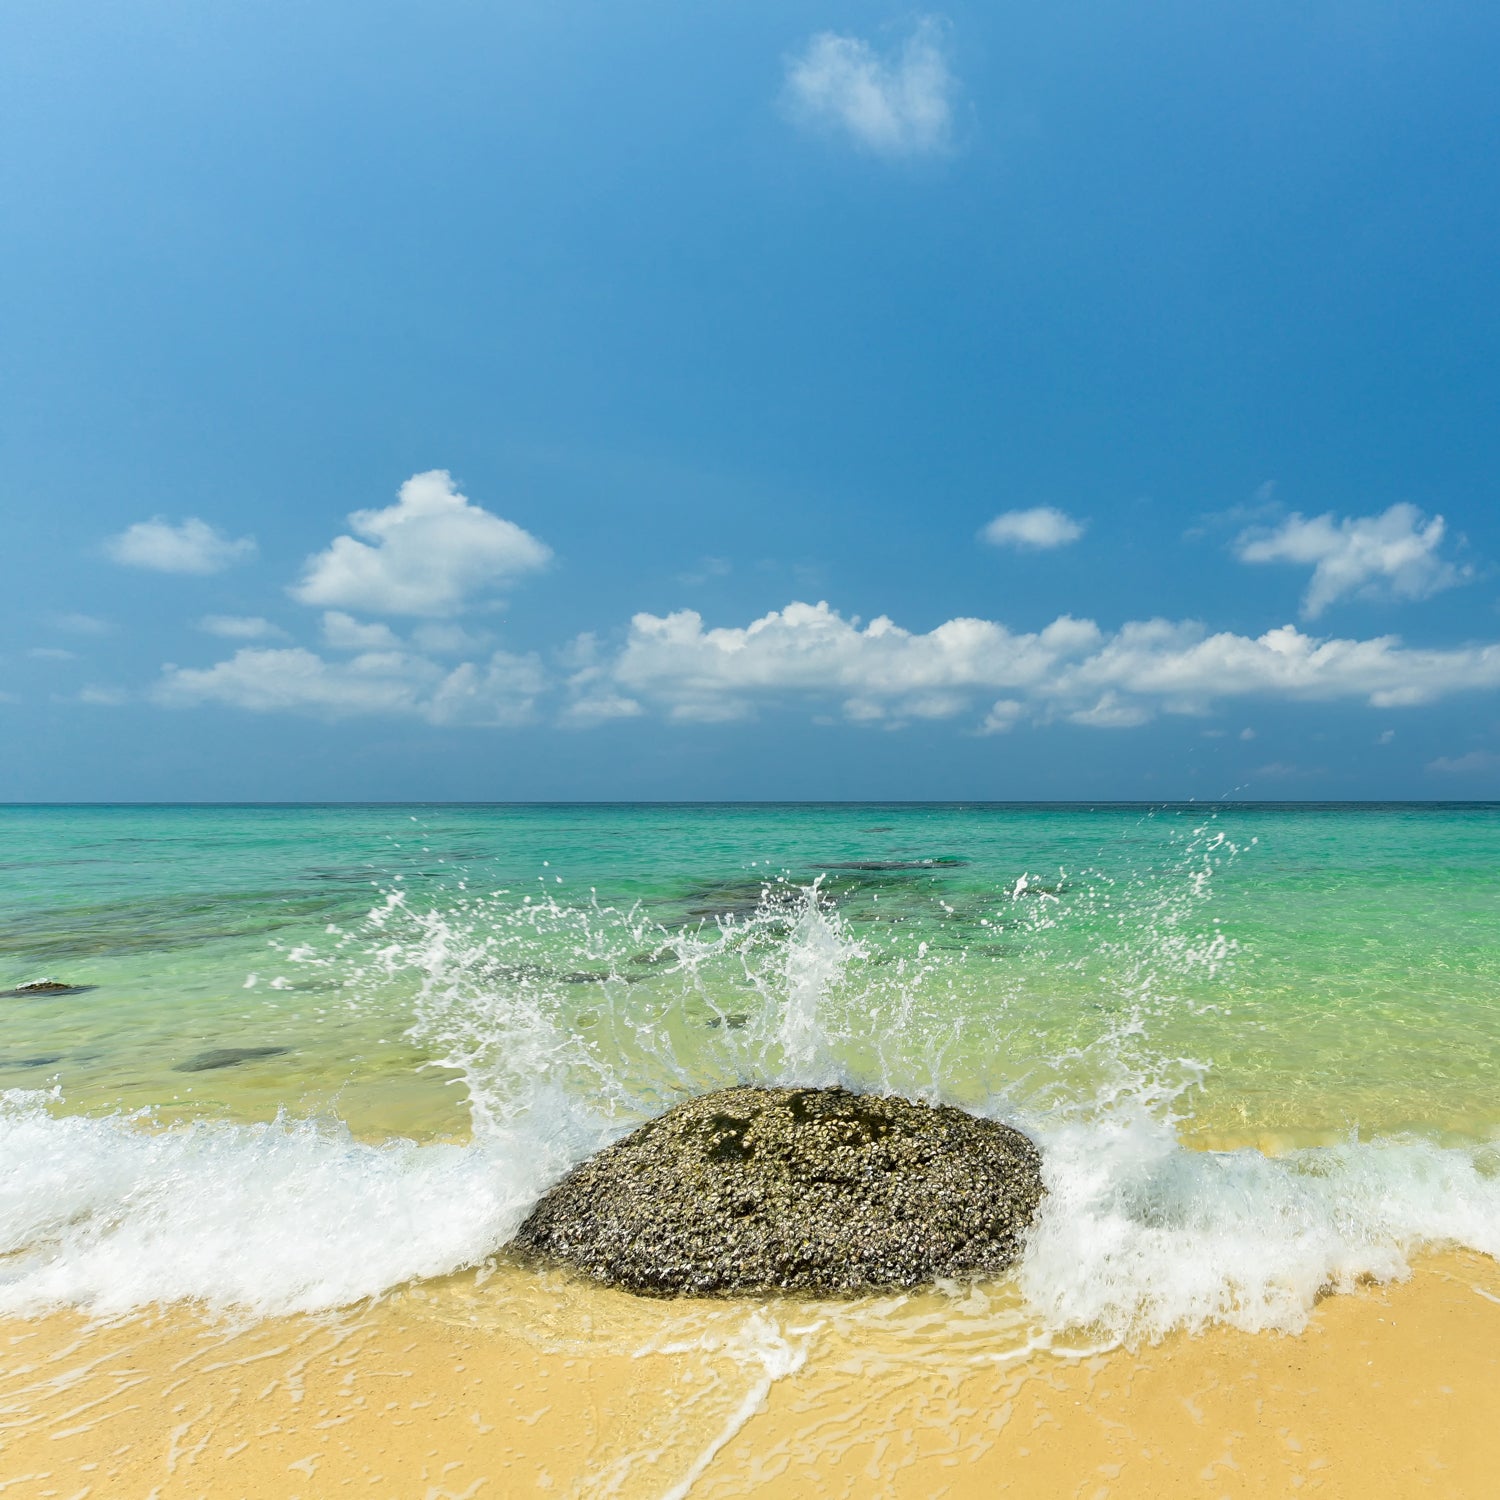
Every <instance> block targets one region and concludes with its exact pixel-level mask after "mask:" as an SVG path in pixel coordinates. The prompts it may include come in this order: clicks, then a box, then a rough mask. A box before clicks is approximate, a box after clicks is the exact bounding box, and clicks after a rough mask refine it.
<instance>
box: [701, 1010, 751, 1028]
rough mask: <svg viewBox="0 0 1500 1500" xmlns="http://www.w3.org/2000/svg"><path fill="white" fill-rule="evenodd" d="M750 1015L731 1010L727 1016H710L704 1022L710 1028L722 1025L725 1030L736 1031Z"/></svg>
mask: <svg viewBox="0 0 1500 1500" xmlns="http://www.w3.org/2000/svg"><path fill="white" fill-rule="evenodd" d="M749 1020H750V1017H749V1016H747V1015H745V1014H744V1013H743V1012H741V1011H737V1010H732V1011H730V1013H729V1014H728V1015H727V1016H710V1017H709V1018H708V1021H707V1022H706V1023H705V1024H706V1025H707V1026H708V1027H709V1028H710V1029H711V1030H712V1029H717V1028H718V1027H720V1026H722V1027H724V1028H725V1029H726V1030H727V1031H738V1030H740V1028H741V1027H743V1026H744V1025H745V1024H746V1023H747V1022H748V1021H749Z"/></svg>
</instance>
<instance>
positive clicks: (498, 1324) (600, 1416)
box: [0, 1252, 1500, 1500]
mask: <svg viewBox="0 0 1500 1500" xmlns="http://www.w3.org/2000/svg"><path fill="white" fill-rule="evenodd" d="M826 1309H827V1304H812V1303H808V1304H803V1303H799V1302H786V1303H766V1304H759V1305H758V1304H752V1303H722V1304H719V1303H715V1304H686V1303H673V1304H662V1303H655V1302H645V1301H642V1300H641V1299H636V1298H630V1297H627V1296H625V1295H624V1294H620V1293H610V1292H606V1291H603V1290H600V1289H595V1288H592V1287H588V1286H585V1285H582V1284H577V1283H563V1282H558V1281H556V1280H553V1279H552V1278H548V1277H540V1276H537V1275H535V1274H534V1273H530V1272H526V1271H523V1270H521V1269H520V1268H516V1267H506V1266H504V1265H502V1266H501V1267H499V1268H497V1269H496V1271H495V1272H494V1273H492V1274H491V1275H489V1276H485V1275H484V1274H480V1275H478V1276H468V1277H461V1278H448V1279H446V1280H445V1281H442V1282H436V1283H417V1284H414V1285H412V1286H410V1287H407V1288H405V1289H403V1290H402V1291H400V1292H397V1293H395V1294H393V1295H391V1296H389V1297H387V1298H384V1299H382V1300H380V1301H379V1302H376V1303H373V1304H370V1305H366V1306H361V1307H357V1308H353V1309H347V1310H345V1311H343V1312H340V1313H336V1314H325V1315H317V1316H313V1315H308V1316H299V1317H277V1318H269V1319H264V1320H261V1321H258V1322H241V1323H233V1322H229V1321H225V1320H209V1319H207V1318H206V1317H204V1316H203V1315H202V1314H200V1313H196V1312H194V1311H192V1310H189V1309H185V1308H181V1307H175V1308H167V1309H162V1310H156V1311H152V1312H149V1313H144V1314H138V1315H133V1316H131V1317H128V1318H124V1319H119V1320H115V1321H113V1322H107V1323H96V1324H90V1323H89V1322H88V1321H87V1320H86V1319H84V1318H82V1317H80V1316H78V1315H75V1314H67V1313H57V1314H51V1315H48V1316H46V1317H42V1318H37V1319H33V1320H29V1321H26V1320H7V1321H5V1322H0V1350H4V1358H3V1363H0V1455H3V1456H0V1495H3V1496H5V1497H7V1500H10V1497H19V1496H25V1497H31V1496H37V1497H41V1496H44V1495H58V1496H70V1497H71V1496H85V1495H88V1496H111V1497H115V1496H119V1497H127V1496H137V1495H138V1496H141V1497H145V1496H147V1495H153V1496H157V1497H159V1500H176V1497H189V1496H200V1495H201V1496H219V1495H224V1494H247V1495H248V1494H254V1495H257V1496H265V1497H281V1496H285V1497H288V1500H291V1497H307V1500H313V1497H321V1496H327V1495H330V1494H334V1493H339V1492H342V1491H344V1490H347V1491H348V1492H350V1493H364V1494H401V1495H426V1496H430V1497H432V1500H445V1497H454V1500H456V1497H460V1496H464V1497H477V1496H483V1495H509V1494H520V1493H528V1494H529V1493H533V1492H535V1493H543V1494H553V1495H559V1496H563V1495H566V1496H578V1497H589V1496H594V1495H604V1494H610V1495H619V1496H621V1497H624V1500H634V1497H642V1500H644V1497H666V1496H683V1495H686V1494H688V1493H691V1494H692V1495H693V1496H694V1497H695V1500H712V1497H719V1500H727V1497H730V1496H739V1495H745V1494H750V1493H757V1492H758V1491H759V1489H760V1487H762V1486H766V1487H770V1486H773V1485H774V1489H775V1493H777V1494H778V1495H790V1496H808V1497H818V1500H822V1497H849V1500H856V1497H864V1496H871V1495H882V1496H885V1495H889V1496H893V1497H908V1496H909V1497H912V1500H916V1497H926V1496H937V1495H949V1496H954V1497H959V1500H963V1497H968V1496H974V1497H976V1500H977V1497H979V1496H988V1495H996V1494H1015V1495H1037V1496H1042V1495H1046V1496H1054V1495H1059V1496H1060V1495H1080V1496H1082V1495H1088V1496H1106V1495H1107V1496H1112V1497H1135V1496H1141V1497H1146V1496H1159V1495H1168V1496H1177V1495H1180V1496H1183V1497H1187V1496H1195V1497H1196V1496H1203V1495H1246V1496H1250V1495H1256V1494H1264V1493H1285V1492H1289V1491H1291V1490H1298V1491H1301V1490H1306V1491H1307V1492H1309V1493H1319V1494H1325V1495H1344V1494H1348V1495H1371V1494H1380V1495H1393V1494H1400V1495H1405V1494H1423V1495H1428V1494H1431V1495H1448V1496H1455V1497H1457V1496H1477V1495H1481V1494H1484V1493H1486V1492H1487V1489H1486V1487H1487V1486H1488V1485H1489V1484H1491V1483H1492V1479H1493V1474H1494V1472H1495V1470H1496V1467H1497V1465H1500V1265H1497V1264H1496V1262H1494V1261H1492V1260H1490V1259H1489V1258H1487V1257H1485V1256H1482V1255H1478V1254H1474V1253H1470V1252H1454V1253H1446V1254H1435V1255H1428V1256H1424V1257H1421V1258H1419V1259H1418V1260H1417V1261H1416V1262H1415V1263H1414V1266H1413V1272H1412V1275H1411V1277H1410V1278H1409V1279H1408V1280H1406V1281H1404V1282H1398V1283H1389V1284H1385V1285H1368V1286H1365V1287H1362V1288H1361V1289H1360V1290H1358V1291H1356V1292H1354V1293H1350V1294H1345V1295H1332V1296H1327V1297H1325V1298H1323V1299H1322V1300H1321V1301H1320V1303H1319V1305H1318V1306H1317V1307H1316V1308H1315V1310H1314V1312H1313V1315H1312V1318H1311V1321H1310V1323H1309V1326H1308V1327H1307V1329H1306V1330H1305V1331H1304V1332H1302V1333H1300V1334H1296V1335H1282V1334H1247V1333H1241V1332H1237V1331H1234V1330H1230V1329H1225V1328H1211V1329H1208V1330H1206V1331H1204V1332H1202V1333H1198V1334H1185V1333H1179V1334H1174V1335H1171V1336H1169V1337H1168V1338H1166V1339H1164V1340H1163V1341H1161V1342H1160V1343H1158V1344H1155V1345H1149V1346H1142V1347H1139V1348H1136V1349H1129V1348H1118V1349H1114V1350H1111V1351H1108V1352H1104V1353H1097V1354H1081V1355H1074V1356H1064V1355H1060V1354H1058V1353H1054V1352H1034V1353H1031V1354H1029V1355H1024V1356H1021V1357H1015V1356H1014V1354H1013V1352H1012V1353H1008V1352H1007V1351H1004V1350H997V1349H991V1350H989V1351H988V1352H987V1351H986V1349H985V1348H984V1347H983V1344H982V1342H977V1343H971V1344H969V1345H966V1346H963V1348H962V1349H961V1350H960V1351H959V1353H957V1354H954V1353H953V1352H952V1346H951V1344H950V1343H949V1341H947V1340H943V1341H939V1342H931V1343H924V1342H922V1341H921V1340H920V1339H919V1340H916V1341H915V1342H914V1341H913V1340H912V1339H911V1337H910V1332H911V1325H910V1324H900V1325H892V1326H893V1329H896V1330H897V1331H898V1333H899V1336H893V1337H891V1338H889V1339H883V1338H882V1337H880V1336H879V1328H878V1325H872V1324H870V1323H868V1322H865V1323H860V1324H855V1323H852V1322H839V1321H838V1320H836V1319H834V1320H829V1319H826V1318H824V1319H821V1320H820V1310H825V1311H826ZM948 1316H949V1318H950V1319H952V1318H954V1317H958V1318H960V1319H961V1316H962V1304H961V1303H960V1304H959V1305H958V1310H957V1312H956V1313H954V1312H950V1313H949V1315H948ZM872 1329H873V1331H872Z"/></svg>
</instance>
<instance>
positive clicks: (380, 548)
mask: <svg viewBox="0 0 1500 1500" xmlns="http://www.w3.org/2000/svg"><path fill="white" fill-rule="evenodd" d="M349 529H350V530H351V531H353V532H354V533H355V535H354V536H339V537H335V538H334V539H333V541H332V542H331V543H330V544H329V546H328V547H327V548H326V549H325V550H324V551H322V552H319V553H317V554H315V555H314V556H313V557H310V558H308V560H307V562H306V563H305V564H304V568H303V576H302V579H301V581H300V582H298V583H296V584H294V585H293V586H292V588H291V589H290V590H289V592H290V593H291V595H292V597H293V598H294V599H296V600H297V602H298V603H300V604H310V605H317V606H324V607H328V608H332V609H346V610H362V611H364V612H365V613H367V614H375V615H426V616H435V617H442V616H448V615H455V614H458V613H460V612H461V611H462V610H464V609H465V608H467V607H468V606H469V605H470V603H471V602H473V600H474V599H475V596H482V595H484V594H485V593H492V592H493V590H494V589H496V588H498V587H499V586H501V585H502V584H505V583H509V582H511V581H512V580H514V579H516V578H518V577H520V576H521V575H522V574H525V573H532V572H536V571H537V570H538V569H540V568H543V567H545V566H546V565H547V563H548V562H550V561H551V559H552V549H551V548H550V547H548V546H547V545H546V543H545V542H541V541H539V540H538V539H537V538H536V537H534V536H532V535H531V533H530V532H529V531H525V530H523V529H522V528H521V527H519V526H517V525H516V524H515V523H514V522H513V521H507V520H505V519H503V518H502V517H500V516H497V515H494V514H492V513H491V512H490V511H487V510H485V509H484V508H483V507H482V506H478V505H475V504H474V503H473V502H472V501H471V500H469V498H468V497H467V496H466V495H462V494H460V493H459V492H458V490H457V488H456V487H455V486H454V483H453V478H452V476H451V475H450V474H449V473H448V471H447V470H446V469H429V470H428V471H427V472H426V473H422V474H413V475H412V477H411V478H410V479H408V480H407V481H406V483H405V484H403V485H402V486H401V489H400V491H399V493H398V495H397V499H396V503H395V504H394V505H389V506H387V507H386V508H385V509H384V510H357V511H355V512H353V513H352V514H351V515H350V516H349ZM359 537H363V538H365V540H364V541H360V540H358V539H357V538H359Z"/></svg>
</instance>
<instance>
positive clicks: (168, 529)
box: [104, 516, 257, 574]
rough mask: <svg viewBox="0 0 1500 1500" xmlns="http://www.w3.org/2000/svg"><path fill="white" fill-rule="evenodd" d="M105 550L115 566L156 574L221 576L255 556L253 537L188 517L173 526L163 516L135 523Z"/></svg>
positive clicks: (111, 540) (107, 545)
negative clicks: (233, 535) (229, 533)
mask: <svg viewBox="0 0 1500 1500" xmlns="http://www.w3.org/2000/svg"><path fill="white" fill-rule="evenodd" d="M104 547H105V551H106V552H108V554H109V555H110V557H111V558H113V560H114V561H115V562H117V563H124V564H125V566H127V567H131V568H151V569H152V570H154V571H155V572H157V573H198V574H207V573H222V572H223V571H224V569H225V568H228V567H231V566H232V565H233V564H235V563H237V562H248V561H249V560H250V559H251V558H252V557H254V556H255V554H256V550H257V549H256V545H255V538H254V537H249V536H242V537H238V538H231V537H227V536H225V535H224V533H223V532H222V531H220V530H219V529H218V528H217V527H214V526H210V525H209V524H208V522H207V521H200V520H199V519H198V517H197V516H189V517H188V518H187V520H185V521H183V522H182V523H181V524H180V525H177V526H173V525H172V524H171V522H170V521H167V520H166V519H165V518H164V517H162V516H153V517H152V518H151V519H150V520H149V521H137V522H136V523H135V525H134V526H127V527H126V528H125V530H124V531H122V532H121V533H120V534H119V536H113V537H111V538H110V539H109V540H108V541H107V542H106V543H105V544H104Z"/></svg>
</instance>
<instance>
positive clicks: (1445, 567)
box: [1235, 504, 1470, 620]
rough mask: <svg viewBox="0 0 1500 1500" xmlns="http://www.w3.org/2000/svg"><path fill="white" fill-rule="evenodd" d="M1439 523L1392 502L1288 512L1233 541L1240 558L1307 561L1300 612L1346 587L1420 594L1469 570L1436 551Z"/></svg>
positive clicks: (1369, 594)
mask: <svg viewBox="0 0 1500 1500" xmlns="http://www.w3.org/2000/svg"><path fill="white" fill-rule="evenodd" d="M1445 531H1446V527H1445V524H1444V521H1443V518H1442V517H1441V516H1433V517H1432V519H1431V520H1428V519H1427V517H1426V516H1425V515H1423V513H1422V512H1421V511H1420V510H1418V509H1417V507H1416V506H1415V505H1405V504H1402V505H1393V506H1391V508H1390V509H1389V510H1387V511H1385V512H1384V513H1383V514H1381V515H1378V516H1346V517H1345V518H1344V519H1343V520H1342V521H1335V520H1334V517H1333V513H1332V512H1331V511H1330V512H1329V513H1328V514H1327V515H1322V516H1313V517H1312V518H1311V519H1308V518H1307V517H1304V516H1302V515H1299V514H1298V513H1296V512H1295V511H1294V512H1293V513H1292V514H1291V515H1290V516H1288V517H1287V518H1286V520H1285V521H1283V522H1282V523H1281V524H1280V525H1279V526H1277V527H1275V528H1273V529H1270V530H1267V529H1265V528H1252V529H1251V530H1249V531H1245V532H1242V533H1241V534H1240V536H1239V538H1238V540H1237V541H1236V543H1235V548H1236V551H1237V552H1238V554H1239V557H1240V560H1241V561H1242V562H1250V563H1264V562H1286V563H1297V564H1301V565H1302V566H1304V567H1307V566H1311V567H1312V569H1313V575H1312V579H1311V581H1310V582H1309V583H1308V585H1307V592H1306V593H1305V594H1304V595H1303V598H1302V614H1303V617H1304V618H1305V619H1309V620H1316V619H1317V618H1318V616H1319V615H1321V614H1322V613H1323V611H1324V610H1325V609H1327V608H1328V606H1329V605H1330V604H1333V603H1335V602H1337V601H1338V600H1340V599H1343V598H1345V597H1347V596H1349V595H1351V594H1357V595H1360V596H1362V597H1365V598H1395V599H1426V598H1428V597H1430V596H1431V595H1433V594H1435V593H1437V592H1438V591H1439V590H1441V589H1446V588H1452V587H1453V585H1454V584H1457V583H1462V582H1464V580H1465V579H1467V578H1468V577H1469V576H1470V570H1469V569H1467V568H1457V567H1455V566H1454V565H1453V564H1452V563H1450V562H1448V561H1446V560H1445V559H1443V558H1442V557H1440V556H1439V555H1438V548H1439V547H1440V546H1441V545H1442V541H1443V537H1444V534H1445Z"/></svg>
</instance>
